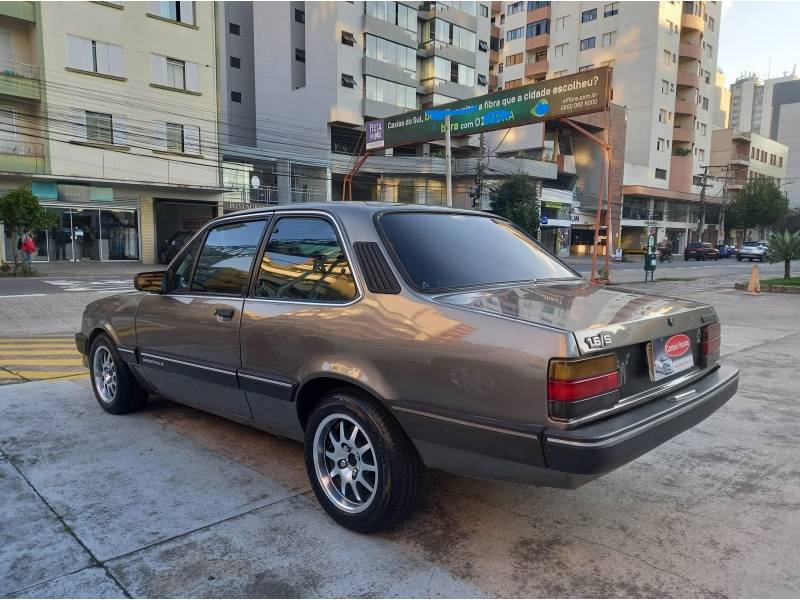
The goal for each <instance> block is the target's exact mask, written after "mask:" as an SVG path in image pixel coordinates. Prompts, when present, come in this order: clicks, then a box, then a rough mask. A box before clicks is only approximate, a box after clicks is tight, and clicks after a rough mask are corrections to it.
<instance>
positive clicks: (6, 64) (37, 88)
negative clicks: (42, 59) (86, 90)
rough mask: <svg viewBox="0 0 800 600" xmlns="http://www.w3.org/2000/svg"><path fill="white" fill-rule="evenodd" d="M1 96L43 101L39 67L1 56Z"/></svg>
mask: <svg viewBox="0 0 800 600" xmlns="http://www.w3.org/2000/svg"><path fill="white" fill-rule="evenodd" d="M0 4H2V2H0ZM0 95H2V96H8V97H11V98H25V99H26V100H41V99H42V90H41V84H40V82H39V67H37V66H36V65H32V64H30V63H28V62H24V61H22V60H19V59H17V58H16V57H13V56H0Z"/></svg>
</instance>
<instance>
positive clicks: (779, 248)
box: [767, 231, 800, 279]
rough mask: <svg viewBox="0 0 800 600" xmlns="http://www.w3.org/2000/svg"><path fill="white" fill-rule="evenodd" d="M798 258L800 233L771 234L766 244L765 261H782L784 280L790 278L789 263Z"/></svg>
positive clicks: (799, 255) (799, 253)
mask: <svg viewBox="0 0 800 600" xmlns="http://www.w3.org/2000/svg"><path fill="white" fill-rule="evenodd" d="M793 258H800V233H797V232H795V233H789V232H788V231H784V232H783V233H773V234H772V235H771V236H770V238H769V241H768V242H767V260H769V262H770V263H774V262H781V261H783V272H784V275H783V276H784V278H785V279H789V278H790V277H791V273H790V269H791V261H792V259H793Z"/></svg>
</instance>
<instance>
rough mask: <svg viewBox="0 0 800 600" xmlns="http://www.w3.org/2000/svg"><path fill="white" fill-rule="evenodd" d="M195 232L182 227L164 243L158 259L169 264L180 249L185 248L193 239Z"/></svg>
mask: <svg viewBox="0 0 800 600" xmlns="http://www.w3.org/2000/svg"><path fill="white" fill-rule="evenodd" d="M194 233H195V232H194V231H188V230H185V229H181V230H179V231H176V232H175V233H174V234H172V237H170V238H169V239H168V240H167V241H165V242H164V243H162V244H161V247H160V248H159V249H158V261H159V262H160V263H161V264H163V265H166V264H169V262H170V261H171V260H172V259H173V258H175V255H176V254H177V253H178V252H179V251H180V249H181V248H183V246H184V244H186V242H188V241H189V240H190V239H191V237H192V236H193V235H194Z"/></svg>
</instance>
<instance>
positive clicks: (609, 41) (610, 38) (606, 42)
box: [603, 31, 617, 48]
mask: <svg viewBox="0 0 800 600" xmlns="http://www.w3.org/2000/svg"><path fill="white" fill-rule="evenodd" d="M616 44H617V32H616V31H609V32H608V33H604V34H603V48H610V47H612V46H615V45H616Z"/></svg>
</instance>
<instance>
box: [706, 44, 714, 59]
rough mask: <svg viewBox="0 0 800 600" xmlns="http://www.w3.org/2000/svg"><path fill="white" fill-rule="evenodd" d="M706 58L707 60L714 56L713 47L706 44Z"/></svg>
mask: <svg viewBox="0 0 800 600" xmlns="http://www.w3.org/2000/svg"><path fill="white" fill-rule="evenodd" d="M706 56H707V57H708V58H711V57H712V56H714V46H712V45H711V44H706Z"/></svg>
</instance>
